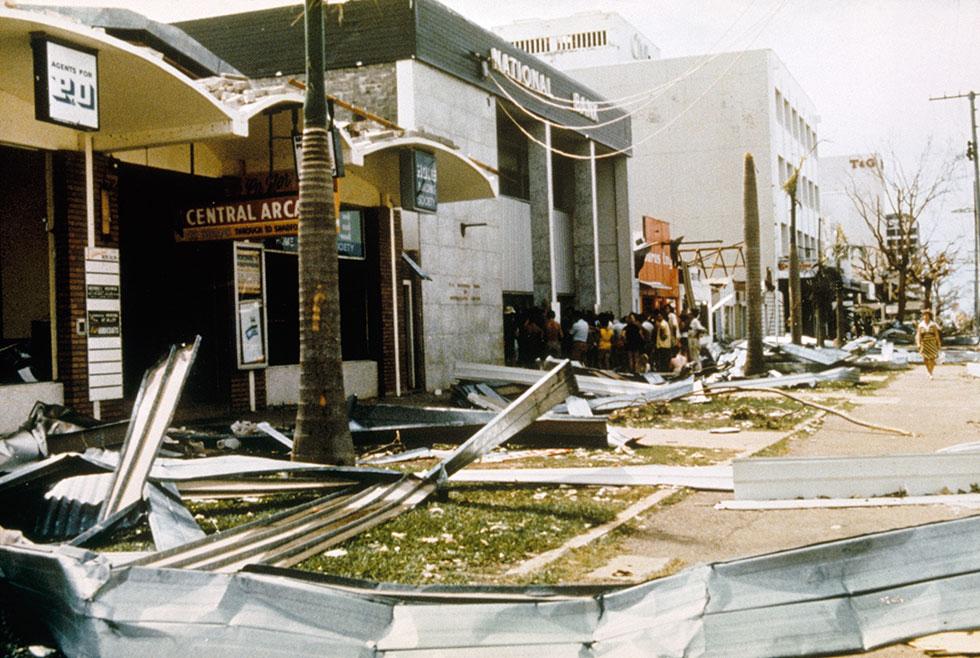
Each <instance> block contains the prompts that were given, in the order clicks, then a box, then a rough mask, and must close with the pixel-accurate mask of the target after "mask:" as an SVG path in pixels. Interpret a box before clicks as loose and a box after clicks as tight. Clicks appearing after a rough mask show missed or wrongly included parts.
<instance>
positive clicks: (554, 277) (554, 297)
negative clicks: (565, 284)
mask: <svg viewBox="0 0 980 658" xmlns="http://www.w3.org/2000/svg"><path fill="white" fill-rule="evenodd" d="M544 144H545V147H544V148H545V168H544V171H545V177H544V178H545V185H547V186H548V193H547V196H546V197H545V198H547V200H548V267H549V273H550V275H551V299H550V300H549V301H550V308H551V310H553V311H554V312H555V315H556V316H557V317H558V321H559V322H561V309H559V308H558V274H557V272H558V267H557V259H558V257H557V255H556V247H557V245H555V188H554V172H553V171H552V168H551V158H552V155H551V154H552V151H551V125H550V124H547V123H546V124H544Z"/></svg>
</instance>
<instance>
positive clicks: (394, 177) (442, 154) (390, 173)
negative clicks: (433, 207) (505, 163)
mask: <svg viewBox="0 0 980 658" xmlns="http://www.w3.org/2000/svg"><path fill="white" fill-rule="evenodd" d="M354 146H355V148H356V149H357V150H358V151H359V152H360V153H361V154H362V155H363V157H364V166H363V167H360V168H358V167H355V168H354V169H355V170H356V172H357V174H358V175H359V176H361V177H362V178H364V179H366V180H368V181H369V182H371V183H372V184H373V185H375V187H377V188H378V189H382V188H384V189H386V190H387V191H388V193H389V194H390V195H391V197H392V200H393V202H394V203H395V205H401V199H400V198H399V197H400V192H399V184H398V181H399V152H400V151H402V150H404V149H413V148H414V149H421V150H424V151H428V152H429V153H432V154H434V155H435V157H436V169H437V171H438V172H439V184H438V199H439V203H451V202H453V201H472V200H475V199H488V198H493V197H495V196H497V177H496V176H494V175H493V174H492V173H491V172H490V171H488V170H487V169H486V168H485V167H483V166H481V165H479V164H477V163H476V162H475V161H474V160H473V159H472V158H469V157H467V156H466V155H463V154H462V153H460V152H459V150H457V149H455V148H452V147H450V146H447V145H445V144H443V143H441V142H437V141H436V140H434V139H430V138H428V137H424V136H421V135H413V134H411V133H407V134H401V135H397V136H394V135H393V136H391V137H383V138H380V139H375V140H371V141H358V140H355V141H354Z"/></svg>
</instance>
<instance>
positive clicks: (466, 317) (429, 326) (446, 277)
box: [398, 62, 530, 390]
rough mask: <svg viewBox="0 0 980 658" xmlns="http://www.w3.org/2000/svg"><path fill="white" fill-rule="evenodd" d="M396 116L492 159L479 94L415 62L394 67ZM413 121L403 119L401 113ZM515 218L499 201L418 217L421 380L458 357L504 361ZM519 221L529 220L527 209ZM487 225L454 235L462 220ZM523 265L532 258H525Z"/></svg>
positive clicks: (448, 372) (487, 106) (433, 382)
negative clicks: (509, 225)
mask: <svg viewBox="0 0 980 658" xmlns="http://www.w3.org/2000/svg"><path fill="white" fill-rule="evenodd" d="M398 76H399V77H398V95H399V101H398V108H399V118H398V121H399V123H400V124H401V125H403V126H404V127H405V128H409V129H416V130H423V131H428V132H431V133H434V134H437V135H440V136H442V137H446V138H448V139H450V140H452V141H453V142H454V143H455V144H456V146H457V147H459V149H460V150H461V151H462V152H463V153H465V154H467V155H470V156H472V157H474V158H476V159H477V160H480V161H482V162H486V163H488V164H490V165H494V164H495V163H496V161H497V144H496V135H497V131H496V113H495V107H494V102H493V100H492V99H491V98H490V97H489V95H488V94H487V93H485V92H482V91H480V90H479V89H477V88H476V87H473V86H472V85H469V84H466V83H464V82H462V81H459V80H457V79H455V78H452V77H449V76H447V75H445V74H444V73H441V72H439V71H436V70H435V69H433V68H431V67H429V66H427V65H425V64H422V63H419V62H411V63H400V64H399V65H398ZM402 115H404V117H405V120H410V121H412V122H414V125H405V123H404V122H403V119H402ZM502 208H503V209H505V211H504V214H507V215H508V221H511V222H515V221H519V220H520V218H519V214H520V208H519V207H518V206H515V205H514V204H510V205H506V204H503V203H501V202H500V201H499V200H484V201H465V202H459V203H451V204H442V205H440V207H439V212H438V214H436V215H424V216H421V217H420V220H419V246H420V258H421V261H422V262H421V265H422V267H423V269H424V270H425V271H426V272H427V273H428V274H429V275H430V276H431V277H432V281H425V282H423V284H422V313H423V326H424V331H423V337H424V349H425V376H426V386H427V387H428V388H429V389H430V390H431V389H434V388H442V387H445V386H446V385H447V384H448V383H449V382H450V381H451V380H452V373H453V364H454V363H455V362H456V361H458V360H459V361H478V362H486V363H499V362H501V361H502V360H503V307H502V301H503V270H502V267H501V266H502V262H503V256H502V254H503V253H504V251H505V249H507V248H509V247H510V245H511V243H512V242H513V240H514V236H511V235H507V234H506V233H505V232H504V231H503V230H502V227H503V224H504V221H503V220H502V219H501V214H502V212H501V209H502ZM525 216H526V219H525V220H524V221H525V222H526V223H528V225H530V218H529V213H527V214H526V215H525ZM463 222H466V223H486V226H480V227H474V228H469V229H467V232H466V236H465V237H463V236H462V235H461V234H460V224H461V223H463ZM528 267H530V262H529V261H528Z"/></svg>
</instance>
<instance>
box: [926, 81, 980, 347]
mask: <svg viewBox="0 0 980 658" xmlns="http://www.w3.org/2000/svg"><path fill="white" fill-rule="evenodd" d="M956 98H967V99H969V101H970V134H971V137H972V141H973V149H972V151H973V332H974V334H976V335H977V336H978V337H980V149H978V148H977V103H976V101H977V92H975V91H970V92H968V93H966V94H957V95H955V96H950V95H945V96H934V97H932V98H930V99H929V100H931V101H948V100H953V99H956Z"/></svg>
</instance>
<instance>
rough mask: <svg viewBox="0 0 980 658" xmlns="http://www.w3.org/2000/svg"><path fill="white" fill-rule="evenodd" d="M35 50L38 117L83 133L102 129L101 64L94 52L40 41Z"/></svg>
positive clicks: (35, 90) (53, 42)
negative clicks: (100, 104)
mask: <svg viewBox="0 0 980 658" xmlns="http://www.w3.org/2000/svg"><path fill="white" fill-rule="evenodd" d="M33 47H34V114H35V117H36V118H37V119H38V120H39V121H48V122H50V123H57V124H61V125H65V126H72V127H74V128H81V129H83V130H98V129H99V60H98V56H97V55H96V53H95V52H94V51H91V50H88V49H85V48H79V47H77V46H69V45H66V44H61V43H57V42H55V41H52V40H50V39H47V38H44V37H39V38H37V39H35V40H34V42H33Z"/></svg>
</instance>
